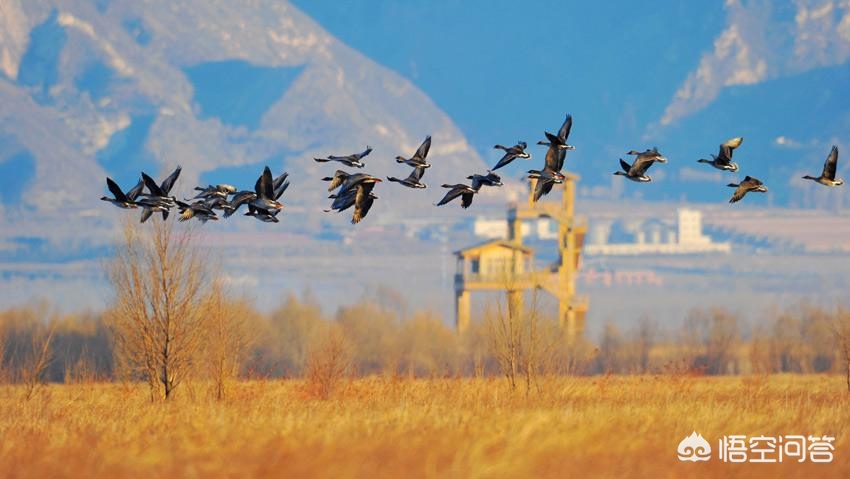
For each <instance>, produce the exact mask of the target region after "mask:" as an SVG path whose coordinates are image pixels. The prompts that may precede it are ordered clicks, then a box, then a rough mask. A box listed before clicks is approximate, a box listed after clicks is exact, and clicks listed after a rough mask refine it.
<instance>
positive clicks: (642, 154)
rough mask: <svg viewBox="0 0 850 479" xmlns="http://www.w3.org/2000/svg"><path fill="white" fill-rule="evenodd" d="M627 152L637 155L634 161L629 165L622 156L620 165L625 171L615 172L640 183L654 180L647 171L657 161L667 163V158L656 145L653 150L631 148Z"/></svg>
mask: <svg viewBox="0 0 850 479" xmlns="http://www.w3.org/2000/svg"><path fill="white" fill-rule="evenodd" d="M627 154H628V155H636V156H635V160H634V162H633V163H632V164H631V165H629V164H628V163H626V162H625V161H624V160H623V159H622V158H620V167H621V168H622V169H623V171H615V172H614V174H615V175H620V176H625V177H626V178H628V179H630V180H632V181H637V182H639V183H645V182H649V181H652V177H651V176H649V175H647V174H646V171H647V170H648V169H649V167H650V166H652V164H653V163H655V162H656V161H657V162H659V163H667V158H665V157H664V156H663V155H662V154H661V153H659V152H658V148H655V147H653V148H652V149H651V150H650V149H647V150H646V151H636V150H630V151H629V152H628V153H627Z"/></svg>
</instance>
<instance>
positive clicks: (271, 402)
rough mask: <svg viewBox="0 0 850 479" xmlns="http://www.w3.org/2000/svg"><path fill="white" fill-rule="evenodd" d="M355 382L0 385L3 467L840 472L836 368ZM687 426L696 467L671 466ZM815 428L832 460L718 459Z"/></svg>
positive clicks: (291, 472) (67, 472)
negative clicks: (318, 389) (531, 383)
mask: <svg viewBox="0 0 850 479" xmlns="http://www.w3.org/2000/svg"><path fill="white" fill-rule="evenodd" d="M540 386H541V391H540V392H535V393H533V394H531V395H529V396H526V394H525V392H524V391H516V392H511V391H510V390H509V389H508V388H507V385H506V383H505V382H504V381H503V380H501V379H385V378H367V379H355V380H351V381H350V382H348V383H346V384H344V385H342V386H341V387H340V389H338V390H337V391H336V392H335V393H334V394H333V395H332V397H331V398H330V399H327V400H321V399H317V398H315V397H314V396H313V395H312V394H310V392H309V390H308V388H307V387H306V383H305V382H303V381H300V380H287V381H250V382H241V383H237V384H233V385H232V386H231V389H230V391H229V395H228V397H227V398H226V399H225V400H223V401H215V400H213V399H211V396H210V395H209V393H208V390H209V386H208V385H203V384H194V385H192V384H187V385H184V386H182V387H181V389H180V391H179V394H178V395H177V396H176V397H175V398H174V399H173V400H172V401H169V402H166V403H162V402H158V403H151V402H150V401H149V396H148V394H147V390H146V389H145V387H144V385H141V384H74V385H50V386H47V387H45V388H43V389H41V390H39V391H38V392H37V394H36V395H35V396H34V397H33V398H32V399H30V400H29V401H25V400H23V396H22V390H21V389H20V387H16V386H3V387H0V476H2V477H39V478H44V477H145V478H149V477H174V478H176V477H204V478H208V477H299V478H300V477H333V478H344V477H369V478H379V477H464V478H466V477H676V478H679V477H810V478H815V477H817V478H821V477H850V448H848V447H847V434H846V431H847V427H848V424H850V394H848V393H847V391H846V386H845V384H844V382H843V379H842V378H841V377H839V376H769V377H768V376H755V377H743V378H742V377H717V378H708V377H688V376H659V377H654V376H630V377H626V376H624V377H619V376H598V377H581V378H570V377H564V378H551V379H545V380H542V381H541V385H540ZM692 431H697V432H698V433H700V434H702V435H703V436H704V437H705V438H706V439H707V440H709V442H710V443H711V446H712V449H713V451H712V458H711V460H709V461H707V462H697V463H692V462H680V461H679V460H678V458H677V452H676V451H677V446H678V444H679V441H681V440H682V439H683V438H684V437H685V436H687V435H689V434H690V433H691V432H692ZM733 434H743V435H746V436H747V437H753V436H758V435H766V436H777V435H780V436H781V435H790V434H802V435H807V436H808V435H819V436H820V435H824V434H826V435H830V436H834V437H835V438H836V440H835V442H834V444H835V451H834V459H833V461H832V463H822V464H816V463H813V462H810V461H808V460H807V461H806V462H803V463H795V462H788V461H786V462H783V463H781V464H779V463H777V464H756V463H724V462H722V461H721V460H719V459H718V458H717V451H716V448H717V442H718V439H720V438H721V437H722V436H724V435H733Z"/></svg>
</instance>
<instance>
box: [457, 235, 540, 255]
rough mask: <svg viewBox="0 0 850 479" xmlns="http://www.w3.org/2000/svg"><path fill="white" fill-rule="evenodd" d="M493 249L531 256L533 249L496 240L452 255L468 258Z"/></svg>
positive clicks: (511, 242)
mask: <svg viewBox="0 0 850 479" xmlns="http://www.w3.org/2000/svg"><path fill="white" fill-rule="evenodd" d="M494 248H508V249H512V250H517V251H522V253H523V254H532V253H534V249H533V248H530V247H528V246H524V245H521V244H517V243H514V242H513V241H508V240H503V239H497V240H490V241H485V242H483V243H479V244H477V245H473V246H470V247H468V248H464V249H462V250H459V251H455V252H454V254H455V255H456V256H468V255H471V254H474V253H478V252H479V251H482V250H486V249H494Z"/></svg>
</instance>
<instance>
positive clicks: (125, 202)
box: [101, 114, 844, 224]
mask: <svg viewBox="0 0 850 479" xmlns="http://www.w3.org/2000/svg"><path fill="white" fill-rule="evenodd" d="M572 124H573V118H572V115H570V114H567V116H566V118H565V120H564V122H563V124H562V125H561V128H560V129H559V130H558V133H557V134H552V133H550V132H548V131H546V132H544V134H545V136H546V140H541V141H538V142H537V144H538V145H544V146H548V149H547V151H546V157H545V162H544V166H543V169H542V170H529V171H528V178H533V179H536V180H537V182H536V185H535V187H534V195H533V199H534V201H538V200H539V199H540V198H541V197H543V196H545V195H546V194H548V193H549V192H550V191H551V190H552V187H553V186H554V185H556V184H560V183H563V182H564V180H565V179H566V176H565V175H564V174H563V173H562V172H561V170H562V169H563V167H564V160H565V159H566V154H567V151H568V150H573V149H575V147H574V146H572V145H570V144H568V143H567V138H568V137H569V135H570V129H571V128H572ZM743 141H744V139H743V138H740V137H739V138H732V139H730V140H728V141H726V142H725V143H722V144H721V145H720V151H719V152H718V154H717V155H711V156H712V159H711V160H707V159H700V160H697V161H698V162H699V163H707V164H709V165H711V166H713V167H714V168H717V169H719V170H723V171H730V172H737V171H738V169H739V167H738V164H737V163H734V162H733V161H732V154H733V152H734V151H735V149H737V148H738V147H739V146H741V143H742V142H743ZM527 146H528V145H527V144H526V143H525V142H524V141H519V142H517V144H516V145H514V146H511V147H506V146H502V145H495V146H494V148H495V149H499V150H503V151H504V152H505V153H504V155H503V156H502V158H501V159H500V160H499V162H498V163H497V164H496V165H495V166H494V167H493V169H492V170H488V171H487V174H486V175H479V174H473V175H470V176H467V177H466V179H468V180H471V181H470V184H464V183H458V184H454V185H450V184H444V185H442V187H443V188H448V190H449V191H448V192H446V194H445V196H444V197H443V199H441V200H440V201H439V202H438V203H435V204H436V206H442V205H445V204H446V203H449V202H451V201H453V200H454V199H456V198H458V197H460V199H461V200H460V204H461V207H462V208H464V209H465V208H468V207H469V206H470V205H471V204H472V199H473V197H474V195H475V194H476V193H478V192H479V190H480V189H481V187H482V186H489V187H498V186H502V181H501V177H500V176H499V175H498V174H496V173H495V170H498V169H499V168H502V167H503V166H505V165H508V164H510V163H511V162H512V161H514V160H515V159H517V158H523V159H530V158H531V155H530V154H529V153H527V152H526V151H525V149H526V148H527ZM430 149H431V137H430V136H427V137H426V138H425V141H423V142H422V144H421V145H420V146H419V148H418V149H417V150H416V152H415V153H414V154H413V156H411V157H410V158H405V157H403V156H397V157H396V162H397V163H402V164H405V165H407V166H409V167H412V168H413V170H412V171H411V172H410V174H409V175H408V176H407V177H405V178H403V179H400V178H396V177H393V176H389V177H387V180H388V181H390V182H394V183H398V184H400V185H402V186H405V187H408V188H414V189H416V188H426V187H427V186H426V185H425V184H424V183H422V177H423V176H424V174H425V171H426V170H427V169H428V168H430V167H431V165H430V164H429V163H428V162H427V160H426V158H427V157H428V152H429V150H430ZM371 152H372V148H371V147H369V146H367V147H366V149H365V150H364V151H363V152H361V153H354V154H351V155H347V156H333V155H331V156H328V157H326V158H314V160H315V161H317V162H320V163H327V162H337V163H341V164H343V165H345V166H347V167H349V168H363V167H364V166H365V163H364V162H363V161H362V160H363V158H365V157H366V156H367V155H369V153H371ZM627 154H628V155H634V156H635V158H634V160H633V161H632V163H631V164H629V163H627V162H626V161H624V160H623V159H622V158H620V167H621V168H622V170H618V171H615V172H614V175H619V176H624V177H626V178H628V179H629V180H632V181H636V182H650V181H652V178H651V177H650V176H649V175H647V174H646V172H647V171H648V170H649V168H650V167H651V166H652V165H653V164H654V163H656V162H658V163H667V158H665V157H664V155H662V154H661V153H659V152H658V148H655V147H653V148H652V149H646V150H645V151H642V152H639V151H636V150H631V151H629V152H628V153H627ZM837 164H838V148H837V147H836V146H833V147H832V150H831V151H830V153H829V155H828V156H827V158H826V162H825V163H824V166H823V171H822V173H821V175H820V176H818V177H813V176H809V175H806V176H803V178H805V179H808V180H813V181H816V182H818V183H820V184H822V185H825V186H840V185H842V184H844V180H842V179H840V178H836V177H835V173H836V167H837ZM180 171H181V168H180V167H179V166H178V167H177V169H175V170H174V172H172V173H171V174H170V175H169V176H168V177H166V178H165V179H164V180H163V181H162V183H160V184H157V183H156V181H154V180H153V179H152V178H151V177H150V176H148V175H147V174H146V173H144V172H142V178H141V179H140V180H139V182H138V183H137V184H136V185H135V186H134V187H133V188H132V189H130V190H129V191H127V192H126V193H125V192H124V191H123V190H122V189H121V187H120V186H118V184H117V183H116V182H115V181H113V180H112V179H111V178H109V177H107V178H106V184H107V186H108V188H109V191H110V192H111V193H112V195H113V197H112V198H109V197H106V196H104V197H102V198H101V199H102V200H104V201H108V202H110V203H112V204H114V205H115V206H118V207H120V208H125V209H130V208H142V216H141V221H142V223H144V222H145V221H146V220H147V219H148V218H150V216H151V215H152V214H153V213H154V212H161V213H162V218H163V219H167V218H168V213H169V211H170V210H171V208H172V207H175V206H176V207H177V208H178V211H179V213H180V216H179V218H178V219H179V221H187V220H190V219H192V218H197V219H198V220H200V221H201V222H204V223H205V222H207V221H208V220H218V215H217V213H216V210H218V211H221V212H222V215H223V216H224V217H225V218H227V217H230V216H231V215H233V214H234V213H235V212H237V211H238V210H239V208H240V207H241V206H242V205H246V206H247V208H248V211H247V212H246V213H245V216H253V217H254V218H256V219H257V220H260V221H263V222H267V223H277V222H278V221H279V220H278V218H277V214H278V213H279V212H280V210H281V209H282V208H283V204H281V203H280V202H279V201H278V200H279V199H280V197H281V195H283V193H284V191H286V189H287V187H288V186H289V181H287V177H288V176H289V175H288V173H285V172H284V173H282V174H281V175H279V176H277V177H273V176H272V173H271V170H270V169H269V167H268V166H266V167H265V169H264V170H263V173H262V174H261V175H260V177H259V178H257V181H256V183H255V184H254V190H253V191H252V190H242V191H237V189H236V187H234V186H231V185H227V184H220V185H215V186H213V185H209V186H206V187H200V186H198V187H195V191H197V192H198V193H197V194H196V195H195V196H194V197H193V198H191V199H186V200H185V201H180V200H178V199H177V198H176V197H174V196H169V195H170V193H171V189H172V187H173V186H174V183H175V182H176V181H177V178H178V176H180ZM323 181H328V182H330V185H329V186H328V192H333V191H334V190H337V191H336V193H332V194H331V195H330V196H329V197H328V198H329V199H332V200H333V202H332V203H331V206H330V208H329V209H326V210H324V211H325V212H329V211H334V210H335V211H338V212H341V211H345V210H347V209H348V208H351V207H352V206H353V207H354V213H353V215H352V218H351V222H352V223H355V224H356V223H359V222H360V221H361V220H362V219H363V218H365V217H366V215H367V214H368V213H369V210H370V209H371V208H372V205H373V203H374V201H375V200H376V199H378V196H377V195H375V193H374V191H373V190H374V188H375V185H376V184H377V183H380V182H381V181H382V180H381V179H380V178H378V177H376V176H373V175H370V174H368V173H349V172H346V171H343V170H336V172H335V173H334V174H333V176H329V177H325V178H323ZM727 186H730V187H732V188H735V192H734V193H733V194H732V198H731V199H730V200H729V202H730V203H735V202H737V201H739V200H741V199H742V198H743V197H744V195H746V194H747V193H748V192H762V193H763V192H766V191H767V186H765V185H764V183H762V182H761V181H760V180H758V179H756V178H754V177H751V176H746V177H745V178H744V179H743V180H742V181H741V182H740V183H729V184H728V185H727ZM145 188H147V190H148V192H147V193H145V192H144V189H145Z"/></svg>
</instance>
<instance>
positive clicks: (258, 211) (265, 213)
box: [245, 203, 280, 223]
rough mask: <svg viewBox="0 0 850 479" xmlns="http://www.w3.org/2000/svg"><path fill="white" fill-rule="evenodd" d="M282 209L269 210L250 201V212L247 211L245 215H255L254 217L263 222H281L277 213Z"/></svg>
mask: <svg viewBox="0 0 850 479" xmlns="http://www.w3.org/2000/svg"><path fill="white" fill-rule="evenodd" d="M279 211H280V210H267V209H264V208H257V207H256V206H254V204H253V203H248V212H247V213H245V216H253V217H254V218H256V219H258V220H260V221H262V222H263V223H278V222H280V220H279V219H277V214H278V212H279Z"/></svg>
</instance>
